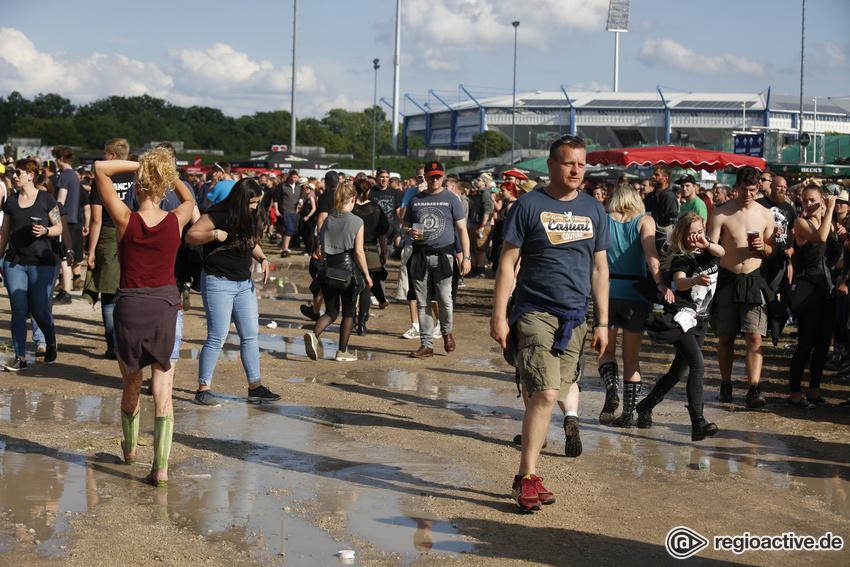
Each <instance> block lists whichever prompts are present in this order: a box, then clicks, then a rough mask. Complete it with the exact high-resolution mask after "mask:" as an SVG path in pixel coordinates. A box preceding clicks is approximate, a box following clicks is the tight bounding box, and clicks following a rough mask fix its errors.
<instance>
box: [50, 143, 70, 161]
mask: <svg viewBox="0 0 850 567" xmlns="http://www.w3.org/2000/svg"><path fill="white" fill-rule="evenodd" d="M52 153H53V157H55V158H56V159H57V160H58V161H64V162H65V163H71V162H72V161H74V150H72V149H71V148H70V146H54V147H53V152H52Z"/></svg>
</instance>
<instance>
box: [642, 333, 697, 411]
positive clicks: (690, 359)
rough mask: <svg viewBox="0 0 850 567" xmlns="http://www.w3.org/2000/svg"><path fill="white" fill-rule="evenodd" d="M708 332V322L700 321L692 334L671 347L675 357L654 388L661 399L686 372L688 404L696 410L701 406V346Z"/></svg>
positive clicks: (685, 335) (683, 337) (687, 334)
mask: <svg viewBox="0 0 850 567" xmlns="http://www.w3.org/2000/svg"><path fill="white" fill-rule="evenodd" d="M707 331H708V322H707V321H706V320H702V319H700V320H699V322H698V323H697V326H696V328H695V329H694V331H693V333H685V334H684V335H682V337H681V338H679V339H678V340H677V341H676V342H674V343H673V346H674V347H675V348H676V356H675V357H674V358H673V363H672V364H671V365H670V370H668V371H667V374H665V375H664V376H662V377H661V378H659V379H658V383H657V384H656V388H655V389H654V390H653V391H656V390H659V391H660V392H659V393H660V394H661V397H664V396H665V395H666V394H667V392H669V391H670V390H672V389H673V386H675V385H676V384H678V383H679V380H681V379H682V376H684V375H685V371H686V370H687V371H688V386H687V393H688V403H689V404H690V405H692V406H694V407H696V408H699V407H700V406H702V404H703V397H702V379H703V376H704V375H705V359H704V358H703V356H702V344H703V342H705V334H706V332H707Z"/></svg>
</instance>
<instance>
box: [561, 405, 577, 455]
mask: <svg viewBox="0 0 850 567" xmlns="http://www.w3.org/2000/svg"><path fill="white" fill-rule="evenodd" d="M564 435H565V436H566V441H567V442H566V444H565V445H564V453H565V454H566V455H567V456H568V457H578V456H579V455H581V437H580V436H579V431H578V418H577V417H575V416H572V415H568V416H566V417H564Z"/></svg>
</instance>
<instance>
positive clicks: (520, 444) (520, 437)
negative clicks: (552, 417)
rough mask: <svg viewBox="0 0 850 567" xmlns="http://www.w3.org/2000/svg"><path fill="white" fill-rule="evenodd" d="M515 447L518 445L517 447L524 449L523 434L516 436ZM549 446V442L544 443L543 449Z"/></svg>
mask: <svg viewBox="0 0 850 567" xmlns="http://www.w3.org/2000/svg"><path fill="white" fill-rule="evenodd" d="M514 445H516V446H517V447H522V433H520V434H518V435H516V436H514ZM548 446H549V441H548V440H547V441H544V442H543V447H541V449H545V448H546V447H548Z"/></svg>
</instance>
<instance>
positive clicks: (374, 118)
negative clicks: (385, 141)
mask: <svg viewBox="0 0 850 567" xmlns="http://www.w3.org/2000/svg"><path fill="white" fill-rule="evenodd" d="M379 61H380V60H379V59H373V60H372V65H373V66H374V67H375V98H374V102H373V103H372V173H374V172H375V139H376V138H375V130H376V125H377V124H378V69H380V68H381V66H380V65H378V62H379Z"/></svg>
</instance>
